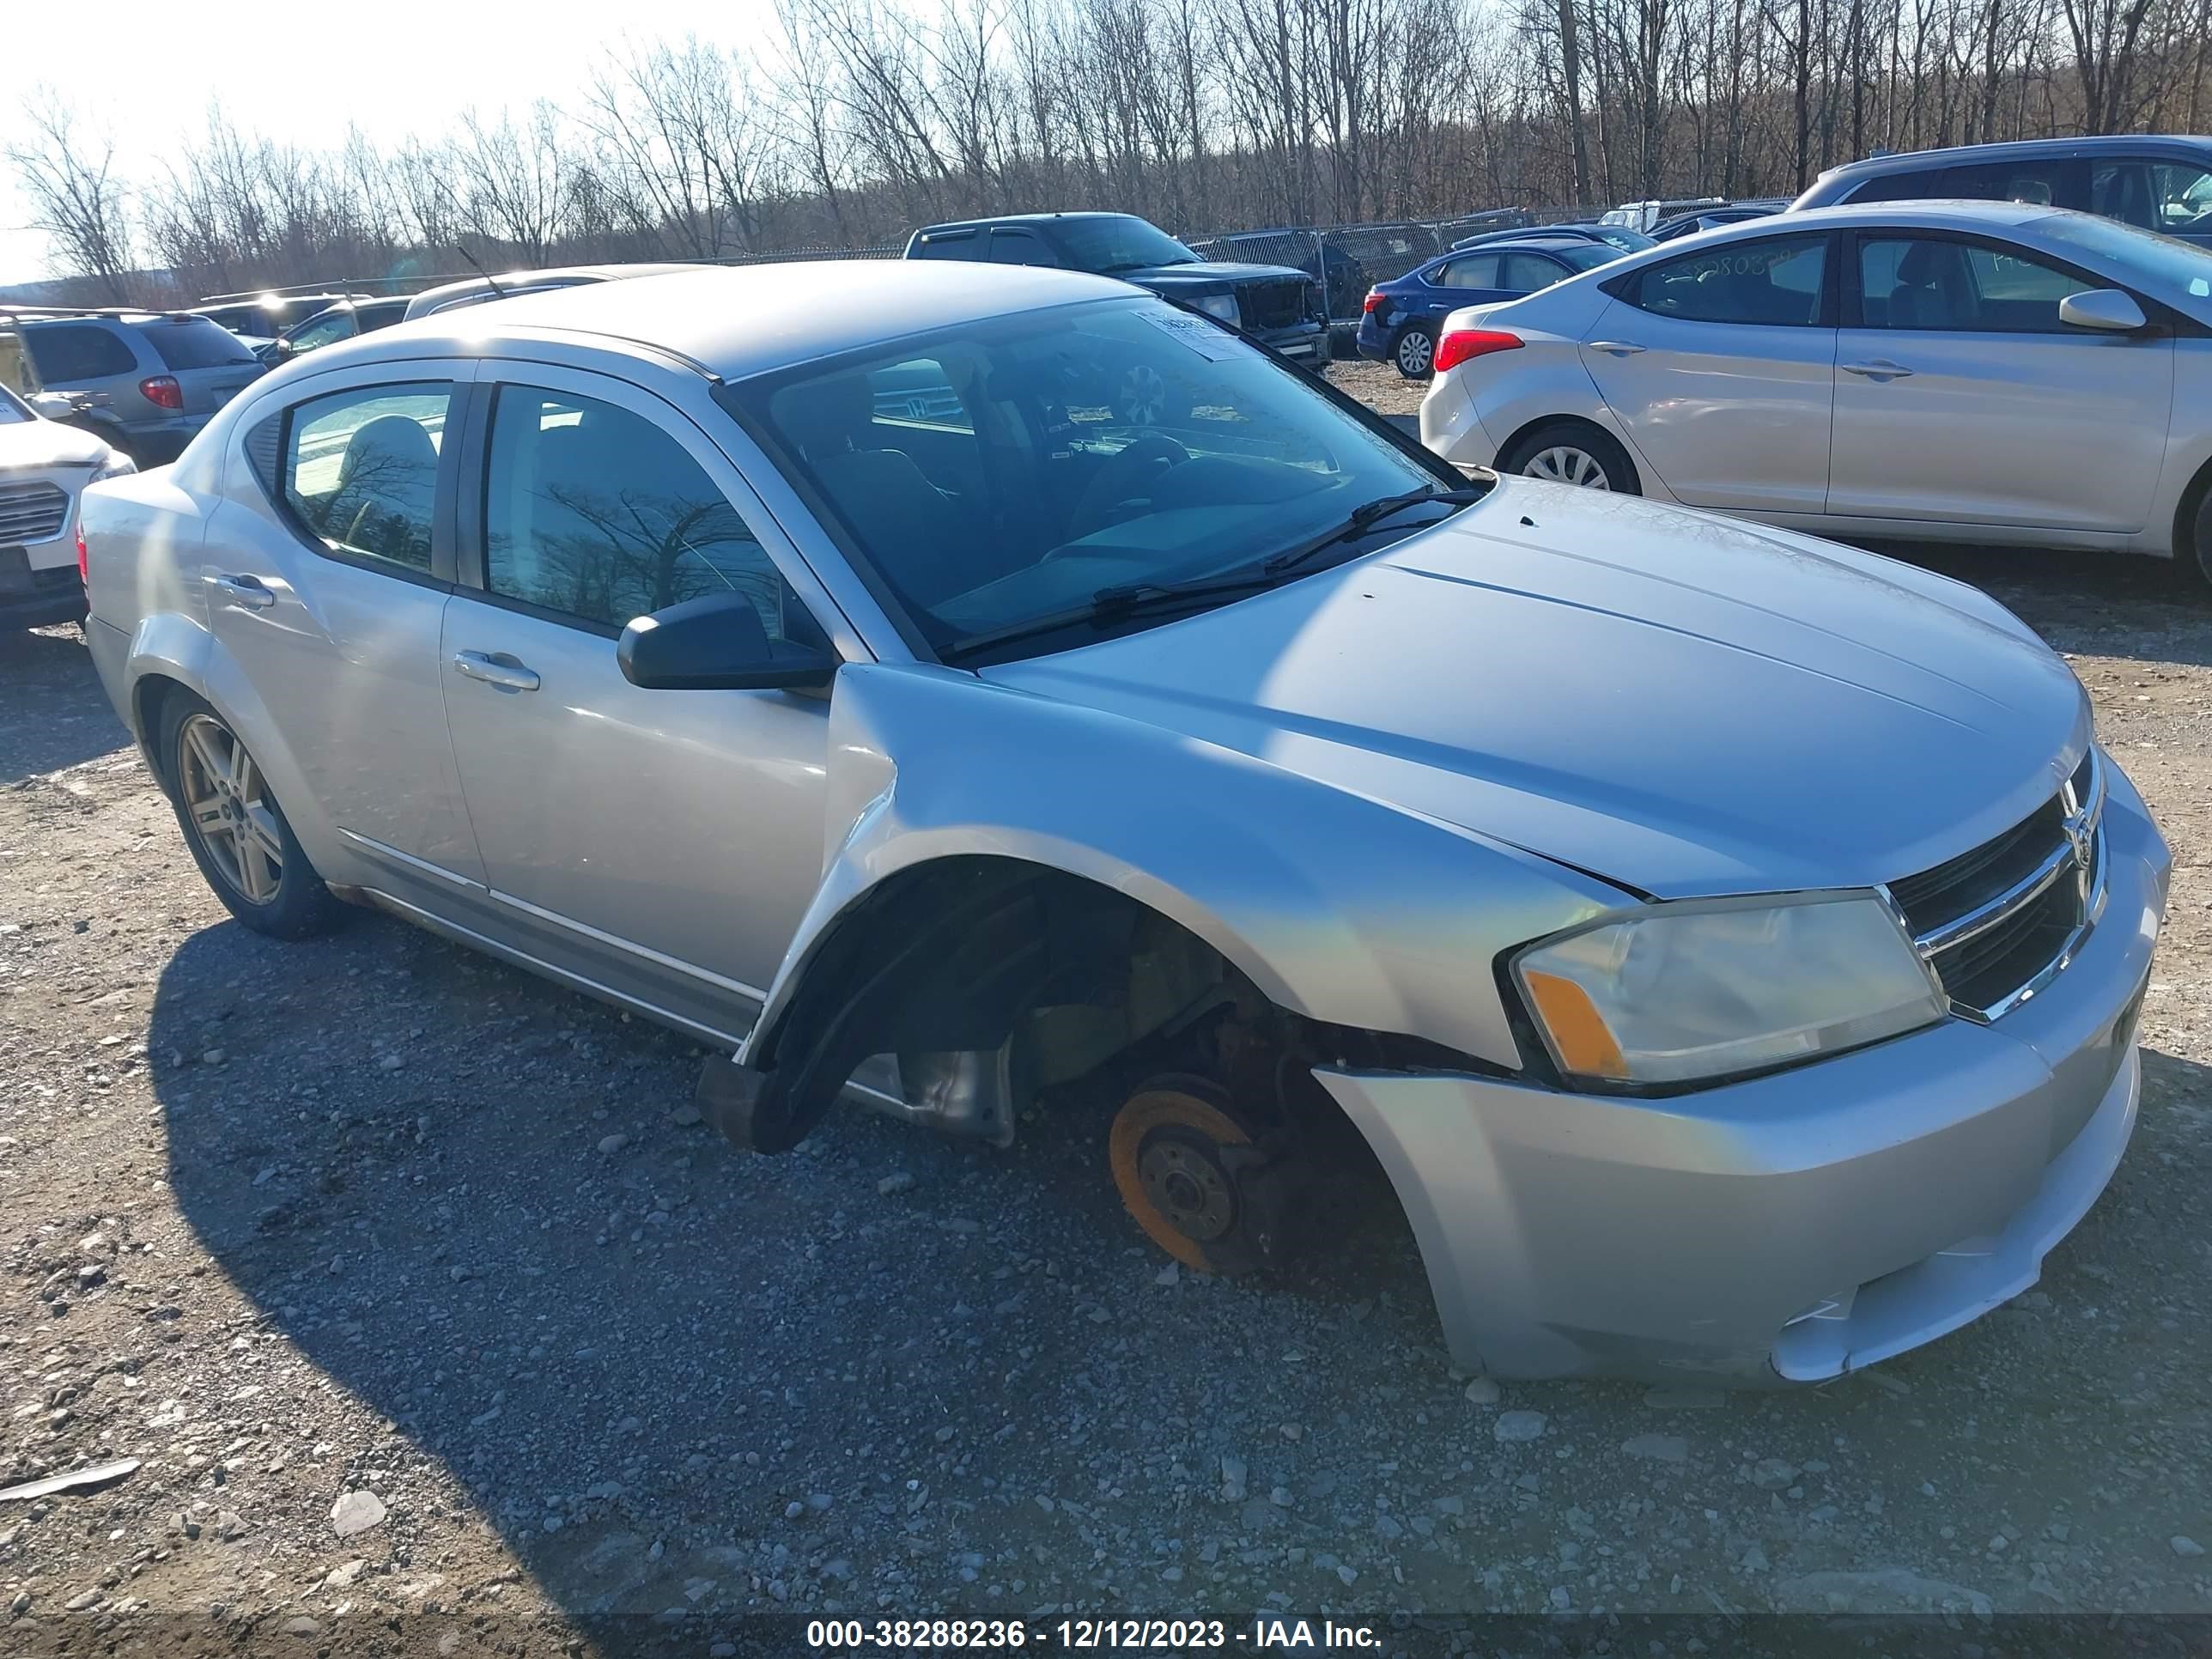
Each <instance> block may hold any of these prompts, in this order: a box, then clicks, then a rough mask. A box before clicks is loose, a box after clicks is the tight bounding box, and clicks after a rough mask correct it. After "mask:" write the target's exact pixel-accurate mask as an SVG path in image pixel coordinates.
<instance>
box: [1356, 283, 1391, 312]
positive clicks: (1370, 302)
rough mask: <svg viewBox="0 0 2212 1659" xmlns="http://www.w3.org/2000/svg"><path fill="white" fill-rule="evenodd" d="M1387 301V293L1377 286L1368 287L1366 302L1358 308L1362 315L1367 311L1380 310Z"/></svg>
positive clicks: (1388, 297)
mask: <svg viewBox="0 0 2212 1659" xmlns="http://www.w3.org/2000/svg"><path fill="white" fill-rule="evenodd" d="M1389 303H1390V296H1389V295H1387V294H1385V293H1384V292H1383V290H1382V289H1379V288H1370V289H1368V290H1367V303H1366V304H1365V305H1364V306H1362V307H1359V309H1360V312H1361V313H1362V314H1363V315H1364V314H1365V313H1369V312H1375V311H1380V310H1382V309H1383V307H1385V306H1387V305H1389Z"/></svg>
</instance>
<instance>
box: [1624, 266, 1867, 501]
mask: <svg viewBox="0 0 2212 1659" xmlns="http://www.w3.org/2000/svg"><path fill="white" fill-rule="evenodd" d="M1583 339H1584V342H1585V343H1584V344H1583V349H1582V360H1583V364H1584V366H1585V367H1587V368H1589V375H1590V379H1592V380H1595V381H1596V382H1597V389H1598V391H1599V392H1600V393H1601V394H1602V396H1603V397H1604V398H1605V401H1606V404H1607V407H1608V408H1610V409H1611V410H1613V413H1614V414H1615V415H1617V416H1620V420H1621V422H1622V424H1623V425H1625V426H1626V428H1628V432H1629V435H1630V436H1631V438H1632V439H1633V440H1634V441H1635V444H1636V447H1638V449H1640V450H1642V451H1643V453H1644V456H1645V458H1646V459H1648V460H1649V461H1650V464H1651V465H1652V466H1653V467H1654V468H1655V469H1656V471H1657V472H1658V474H1659V477H1660V481H1661V482H1662V483H1664V484H1665V485H1666V487H1667V488H1668V490H1669V491H1671V492H1672V493H1673V495H1674V497H1675V498H1676V499H1677V500H1678V501H1687V502H1689V503H1690V504H1691V505H1692V506H1695V507H1733V508H1737V509H1749V510H1754V511H1755V510H1759V509H1762V508H1763V509H1765V510H1768V511H1771V512H1781V513H1818V512H1820V506H1821V501H1822V500H1823V499H1824V498H1825V496H1826V494H1827V485H1828V416H1829V409H1830V404H1831V402H1832V398H1833V397H1834V393H1835V385H1834V382H1835V352H1836V331H1835V330H1833V329H1832V328H1792V327H1780V328H1776V327H1767V326H1762V325H1758V324H1753V323H1708V322H1701V321H1691V320H1686V319H1680V318H1674V317H1662V316H1656V315H1653V314H1651V313H1646V312H1642V311H1639V310H1638V309H1637V308H1636V307H1633V306H1629V305H1624V304H1622V303H1621V302H1620V301H1619V300H1614V301H1609V302H1608V303H1607V306H1606V307H1605V309H1604V310H1602V311H1601V312H1600V313H1598V316H1597V320H1596V322H1595V323H1594V324H1592V325H1591V326H1590V328H1589V331H1588V332H1587V333H1586V334H1585V335H1584V336H1583ZM1597 341H1602V342H1605V343H1607V344H1608V345H1621V346H1627V345H1637V346H1641V347H1643V348H1644V349H1643V350H1641V351H1637V352H1619V351H1613V350H1607V351H1601V350H1598V349H1596V348H1595V345H1594V344H1592V343H1591V342H1597Z"/></svg>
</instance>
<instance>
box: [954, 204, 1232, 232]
mask: <svg viewBox="0 0 2212 1659" xmlns="http://www.w3.org/2000/svg"><path fill="white" fill-rule="evenodd" d="M1137 217H1139V215H1137V214H1134V213H1115V212H1112V211H1110V210H1107V209H1104V208H1084V209H1081V210H1078V211H1076V212H1073V213H994V214H990V215H988V216H986V217H984V218H981V219H948V220H946V221H945V222H944V223H943V224H941V225H923V226H921V228H918V229H917V230H916V231H915V233H914V234H915V235H917V236H927V235H931V234H934V233H935V232H938V231H940V230H981V229H984V228H987V227H988V226H991V225H1048V224H1051V223H1053V222H1054V221H1056V220H1066V219H1134V218H1137ZM1146 223H1147V224H1149V223H1151V221H1150V220H1146ZM1238 234H1245V235H1250V234H1256V233H1254V232H1240V233H1238Z"/></svg>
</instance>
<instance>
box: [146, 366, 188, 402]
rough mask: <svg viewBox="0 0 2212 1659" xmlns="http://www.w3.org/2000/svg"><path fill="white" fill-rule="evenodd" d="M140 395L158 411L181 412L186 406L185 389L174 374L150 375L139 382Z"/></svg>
mask: <svg viewBox="0 0 2212 1659" xmlns="http://www.w3.org/2000/svg"><path fill="white" fill-rule="evenodd" d="M138 395H139V396H140V397H142V398H144V399H145V400H146V401H147V402H148V403H149V404H154V405H155V407H156V408H158V409H174V410H182V409H183V408H184V406H185V389H184V387H182V386H179V385H178V384H177V378H176V376H175V375H173V374H153V375H149V376H148V377H147V378H146V379H144V380H141V381H139V382H138Z"/></svg>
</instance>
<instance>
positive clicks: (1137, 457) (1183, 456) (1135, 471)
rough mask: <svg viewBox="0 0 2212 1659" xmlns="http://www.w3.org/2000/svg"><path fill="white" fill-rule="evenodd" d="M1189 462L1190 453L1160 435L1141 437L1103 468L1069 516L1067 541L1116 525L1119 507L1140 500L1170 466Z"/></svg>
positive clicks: (1099, 470) (1093, 478)
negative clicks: (1116, 513) (1115, 515)
mask: <svg viewBox="0 0 2212 1659" xmlns="http://www.w3.org/2000/svg"><path fill="white" fill-rule="evenodd" d="M1188 459H1190V451H1188V449H1185V448H1184V447H1182V445H1181V444H1179V443H1177V442H1176V441H1175V440H1174V439H1173V438H1170V437H1168V436H1166V435H1164V434H1161V433H1157V432H1156V433H1153V434H1152V435H1150V436H1149V437H1144V438H1139V439H1138V440H1137V441H1136V442H1134V443H1133V444H1130V445H1127V447H1124V448H1123V449H1122V451H1121V453H1120V454H1118V455H1116V456H1115V457H1114V458H1113V459H1111V460H1109V461H1108V462H1107V463H1106V464H1105V465H1103V466H1102V467H1100V468H1099V469H1098V471H1097V474H1096V475H1095V476H1094V477H1092V478H1091V483H1090V487H1089V488H1088V489H1085V490H1084V492H1083V495H1082V498H1081V499H1080V500H1079V501H1077V502H1076V504H1075V511H1074V512H1073V513H1070V514H1069V515H1068V539H1069V540H1070V541H1079V540H1080V539H1081V538H1084V537H1085V536H1088V535H1090V534H1091V532H1093V531H1097V530H1103V529H1104V528H1105V527H1106V526H1108V525H1109V524H1113V523H1115V522H1117V520H1115V517H1114V514H1115V510H1116V509H1117V508H1120V507H1127V505H1129V503H1130V502H1131V501H1136V500H1140V499H1141V498H1142V497H1143V495H1144V494H1145V492H1146V490H1147V489H1149V488H1150V487H1151V486H1152V484H1153V483H1157V482H1158V479H1159V476H1160V475H1161V474H1162V473H1164V472H1165V471H1168V470H1169V469H1170V467H1177V466H1181V465H1182V464H1183V463H1184V462H1185V461H1187V460H1188Z"/></svg>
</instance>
